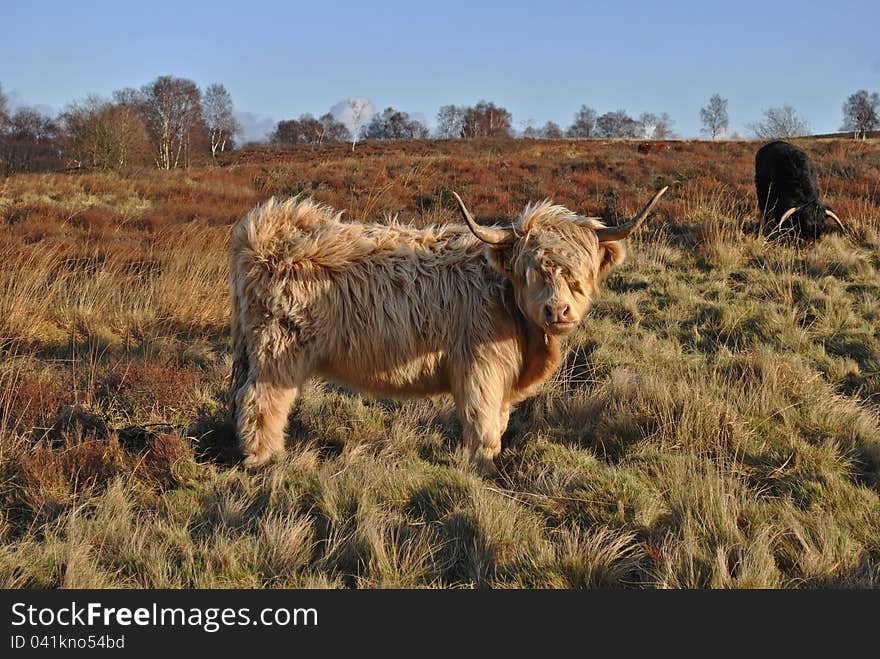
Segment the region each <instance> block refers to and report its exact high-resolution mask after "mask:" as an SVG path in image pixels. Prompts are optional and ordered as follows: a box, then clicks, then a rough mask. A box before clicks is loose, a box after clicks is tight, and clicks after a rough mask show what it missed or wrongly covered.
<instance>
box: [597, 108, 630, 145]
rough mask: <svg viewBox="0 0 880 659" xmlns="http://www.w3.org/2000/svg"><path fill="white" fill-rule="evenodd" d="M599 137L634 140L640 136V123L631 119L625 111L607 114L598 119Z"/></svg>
mask: <svg viewBox="0 0 880 659" xmlns="http://www.w3.org/2000/svg"><path fill="white" fill-rule="evenodd" d="M596 136H597V137H606V138H608V137H624V138H633V137H638V136H639V122H637V121H636V120H635V119H633V118H632V117H630V116H629V115H628V114H627V113H626V111H625V110H617V111H616V112H606V113H605V114H603V115H602V116H601V117H599V118H598V119H596Z"/></svg>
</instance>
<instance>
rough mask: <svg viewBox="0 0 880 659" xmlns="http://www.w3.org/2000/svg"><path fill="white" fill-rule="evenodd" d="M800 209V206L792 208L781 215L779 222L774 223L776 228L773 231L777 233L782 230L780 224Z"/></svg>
mask: <svg viewBox="0 0 880 659" xmlns="http://www.w3.org/2000/svg"><path fill="white" fill-rule="evenodd" d="M800 209H801V207H800V206H794V207H792V208H789V209H788V210H787V211H785V212H784V213H783V214H782V217H780V218H779V222H777V223H776V228H775V229H773V231H779V229H781V228H782V223H783V222H785V221H786V220H787V219H788V218H789V217H791V216H792V215H794V214H795V213H797V212H798V211H799V210H800Z"/></svg>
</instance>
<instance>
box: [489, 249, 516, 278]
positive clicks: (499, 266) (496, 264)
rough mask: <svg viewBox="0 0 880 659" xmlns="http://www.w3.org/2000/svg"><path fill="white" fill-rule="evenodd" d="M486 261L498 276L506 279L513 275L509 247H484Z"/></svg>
mask: <svg viewBox="0 0 880 659" xmlns="http://www.w3.org/2000/svg"><path fill="white" fill-rule="evenodd" d="M485 249H486V251H485V254H486V260H487V261H489V264H490V265H491V266H492V267H493V268H495V269H496V270H497V271H498V272H499V273H500V274H502V275H504V276H505V277H507V278H508V279H510V278H511V276H512V275H513V268H512V267H511V264H510V261H511V258H512V256H513V250H512V249H511V248H510V246H509V245H499V246H494V245H486V248H485Z"/></svg>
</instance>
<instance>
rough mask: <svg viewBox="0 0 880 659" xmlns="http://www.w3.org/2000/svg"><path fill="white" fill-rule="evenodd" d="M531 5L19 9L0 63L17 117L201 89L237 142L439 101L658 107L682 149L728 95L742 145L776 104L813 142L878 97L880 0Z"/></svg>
mask: <svg viewBox="0 0 880 659" xmlns="http://www.w3.org/2000/svg"><path fill="white" fill-rule="evenodd" d="M526 5H527V3H523V2H514V3H509V4H505V5H504V7H503V9H499V8H498V6H497V5H495V4H494V3H493V4H488V5H480V6H472V5H471V4H465V3H462V2H453V3H451V4H446V5H444V7H443V8H439V7H413V6H412V5H410V4H407V3H400V2H390V3H385V4H383V5H382V6H381V7H364V6H358V5H352V4H348V3H338V4H337V5H336V6H335V9H336V17H335V18H332V19H328V11H329V10H327V9H322V8H319V7H312V6H309V7H293V6H287V5H282V4H281V3H274V2H273V3H271V4H270V5H267V6H265V7H262V8H261V9H262V10H263V11H264V13H267V15H265V16H264V15H262V14H257V13H256V12H255V11H252V12H251V13H249V14H241V13H240V7H239V6H237V5H232V4H231V3H228V2H214V3H211V4H210V5H207V3H205V4H200V5H187V6H186V7H179V6H177V5H172V4H171V3H169V2H167V1H165V0H160V1H159V2H157V3H154V4H152V5H150V6H149V7H133V8H132V7H125V8H123V9H120V8H119V7H118V6H117V5H115V4H111V3H109V2H106V1H105V0H101V1H99V2H95V3H92V5H90V7H89V9H88V10H84V9H82V8H80V7H74V6H67V5H64V4H62V3H57V2H50V3H49V7H50V10H49V11H47V9H46V5H42V6H41V8H40V10H39V11H38V10H37V9H36V8H35V7H32V6H31V5H25V4H24V3H14V4H13V5H12V6H11V7H9V8H7V9H6V11H5V13H6V14H7V15H8V17H9V19H10V23H9V24H12V25H16V26H18V29H16V30H15V31H14V32H13V34H11V35H9V37H8V38H6V39H4V41H3V42H2V43H0V61H3V62H5V63H6V64H7V65H9V64H12V66H3V67H0V85H2V87H3V90H4V92H5V93H6V95H7V96H8V97H9V98H10V101H11V104H12V105H13V107H17V106H30V107H35V108H36V109H38V110H40V111H41V112H43V113H45V114H49V115H50V116H53V117H54V116H57V114H58V113H59V112H61V111H62V110H63V109H64V108H65V107H66V106H67V105H68V104H70V103H72V102H75V101H78V100H82V99H83V98H85V97H86V96H88V95H90V94H97V95H99V96H102V97H109V96H110V95H111V94H112V92H113V91H115V90H117V89H122V88H125V87H135V88H139V87H141V86H142V85H145V84H147V83H148V82H150V81H152V80H154V79H155V78H156V77H158V76H161V75H172V76H175V77H181V78H188V79H191V80H193V81H194V82H196V83H197V84H198V85H199V87H200V88H202V89H204V88H205V87H207V86H208V85H209V84H212V83H215V82H219V83H222V84H223V85H225V87H226V88H227V89H228V90H229V92H230V94H231V95H232V98H233V101H234V103H235V108H236V112H237V115H238V117H239V120H240V121H242V123H243V124H244V127H245V131H243V133H242V137H241V140H240V142H241V143H245V142H248V141H253V140H255V139H259V138H261V137H263V135H264V134H265V133H268V132H269V131H270V130H272V129H273V128H274V127H275V125H276V124H277V122H278V121H281V120H286V119H293V118H297V117H299V116H300V115H302V114H306V113H308V114H312V115H314V116H320V115H321V114H324V113H325V112H328V111H330V110H331V108H332V107H333V106H334V105H337V104H339V103H340V102H342V101H344V100H345V99H347V98H350V97H365V98H368V99H369V100H370V101H371V103H372V105H373V107H374V108H375V110H376V111H377V112H381V111H382V110H383V109H385V108H386V107H393V108H395V109H399V110H402V111H405V112H407V113H409V114H410V116H412V117H413V118H415V119H418V120H419V121H422V122H423V123H425V124H426V125H427V126H429V127H430V128H432V129H433V128H434V126H435V125H436V114H437V111H438V109H439V108H440V107H441V106H443V105H448V104H455V105H473V104H474V103H477V102H478V101H480V100H486V101H491V102H494V103H496V104H497V105H499V106H501V107H504V108H506V109H507V110H509V111H510V112H511V114H512V115H513V121H512V125H513V128H514V129H515V130H516V131H517V132H521V131H522V130H523V129H524V128H525V127H526V126H527V125H534V126H537V127H540V126H543V125H544V124H545V123H546V122H548V121H553V122H555V123H557V124H559V125H560V126H561V127H562V128H563V129H564V128H565V127H567V126H568V125H570V124H571V122H572V119H573V116H574V113H575V112H576V111H577V110H578V108H580V107H581V105H587V106H589V107H591V108H593V109H594V110H596V112H597V113H598V114H599V115H601V114H604V113H606V112H612V111H616V110H624V111H626V112H627V113H628V114H629V115H630V116H632V117H634V118H637V117H638V116H639V115H640V114H641V113H643V112H649V113H654V114H657V115H659V114H661V113H664V112H666V113H668V114H669V115H670V117H671V119H672V120H673V124H672V128H673V130H674V131H675V133H676V134H677V136H678V137H681V138H684V139H693V138H697V137H700V135H701V130H700V129H701V122H700V119H699V111H700V108H701V107H703V106H704V105H706V103H707V102H708V100H709V97H710V96H712V95H713V94H715V93H718V94H720V95H721V96H722V97H723V98H726V99H728V100H729V106H728V111H729V115H730V134H731V136H733V135H734V134H738V135H739V137H742V138H749V137H751V131H750V129H749V125H750V124H752V123H755V122H758V121H760V120H762V119H763V112H764V110H767V109H769V108H773V107H781V106H783V105H786V104H788V105H791V106H792V107H794V109H795V110H796V111H797V113H798V114H799V116H801V117H802V118H803V119H804V120H806V122H807V124H808V127H809V133H811V134H824V133H834V132H838V131H839V129H840V127H841V124H842V122H843V113H842V105H843V103H844V101H845V100H846V98H847V97H848V96H849V95H850V94H852V93H854V92H855V91H857V90H859V89H866V90H868V91H869V92H871V91H877V90H878V88H880V53H878V52H877V51H876V48H874V43H875V41H874V35H873V34H872V32H873V31H874V28H875V26H876V25H877V23H878V21H880V6H878V5H877V4H876V3H867V2H849V3H843V4H841V5H838V6H836V8H835V13H834V15H830V14H827V13H825V12H823V10H822V8H821V7H813V6H805V5H803V4H802V3H798V4H796V3H794V2H783V3H779V4H776V5H774V6H772V7H770V6H765V5H760V4H758V3H755V2H747V3H743V4H740V5H739V6H737V7H721V8H718V7H706V6H704V5H703V4H698V3H694V2H687V3H680V4H677V5H676V6H674V7H656V6H653V5H649V4H642V3H638V4H636V5H629V6H627V7H625V8H624V7H594V8H589V7H583V6H580V5H577V6H576V5H575V3H570V2H562V1H554V2H550V3H548V4H545V5H544V6H542V7H541V8H540V9H534V8H531V7H527V6H526ZM168 16H173V17H174V20H173V21H169V20H168V18H167V17H168ZM215 16H219V17H221V19H220V20H217V19H214V17H215ZM757 16H760V18H756V17H757ZM556 17H564V18H565V20H564V21H562V22H560V23H559V24H555V19H556ZM853 17H857V19H858V20H854V19H853ZM212 20H213V22H212ZM229 23H231V24H232V25H233V27H234V29H229V28H228V27H226V25H227V24H229ZM542 23H547V26H546V27H542V26H541V24H542ZM302 25H305V26H307V27H306V29H302V28H301V27H300V26H302ZM582 25H583V26H586V30H585V32H584V34H579V30H580V28H581V26H582ZM592 26H596V27H595V29H594V30H593V32H590V28H591V27H592ZM248 35H258V36H259V42H258V43H254V42H253V41H252V40H250V39H248V38H244V39H242V36H245V37H247V36H248ZM365 35H369V36H365ZM35 37H39V38H35ZM632 44H637V46H635V47H634V46H633V45H632ZM839 44H846V47H845V48H844V47H839ZM767 68H772V69H773V73H772V74H764V73H762V71H764V70H766V69H767ZM670 71H675V72H676V73H675V75H670V74H669V72H670Z"/></svg>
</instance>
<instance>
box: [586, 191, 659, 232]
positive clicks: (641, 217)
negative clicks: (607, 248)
mask: <svg viewBox="0 0 880 659" xmlns="http://www.w3.org/2000/svg"><path fill="white" fill-rule="evenodd" d="M668 189H669V186H668V185H667V186H666V187H665V188H663V189H662V190H660V191H659V192H658V193H657V194H655V195H654V196H653V197H652V198H651V201H649V202H648V203H647V204H645V207H644V208H643V209H642V210H641V212H640V213H639V214H638V215H636V216H635V217H633V218H632V219H631V220H630V221H629V222H626V223H624V224H621V225H619V226H616V227H598V228H596V229H593V231H595V232H596V237H597V238H598V239H599V242H600V243H608V242H611V241H612V240H623V239H624V238H626V237H627V236H628V235H629V234H631V233H632V232H633V231H635V230H636V229H638V228H639V227H640V226H642V222H644V221H645V218H646V217H648V213H650V212H651V209H652V208H654V204H656V203H657V201H658V200H659V199H660V197H662V196H663V195H664V194H665V193H666V191H667V190H668Z"/></svg>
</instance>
